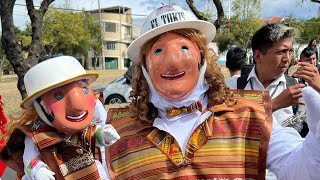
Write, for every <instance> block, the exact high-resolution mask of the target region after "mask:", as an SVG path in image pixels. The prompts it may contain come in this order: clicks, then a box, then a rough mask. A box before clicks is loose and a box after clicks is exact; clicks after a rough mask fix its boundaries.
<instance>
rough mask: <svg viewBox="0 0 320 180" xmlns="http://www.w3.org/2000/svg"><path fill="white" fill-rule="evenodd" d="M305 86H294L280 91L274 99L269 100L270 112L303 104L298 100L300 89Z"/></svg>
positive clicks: (300, 95)
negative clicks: (270, 104)
mask: <svg viewBox="0 0 320 180" xmlns="http://www.w3.org/2000/svg"><path fill="white" fill-rule="evenodd" d="M305 86H306V85H304V84H296V85H294V86H290V87H288V88H287V89H285V90H284V91H282V92H281V93H280V94H279V95H278V96H277V97H276V98H274V99H272V100H271V103H272V112H274V111H276V110H278V109H281V108H285V107H288V106H292V105H294V104H303V102H301V101H299V98H301V97H302V93H301V88H303V87H305Z"/></svg>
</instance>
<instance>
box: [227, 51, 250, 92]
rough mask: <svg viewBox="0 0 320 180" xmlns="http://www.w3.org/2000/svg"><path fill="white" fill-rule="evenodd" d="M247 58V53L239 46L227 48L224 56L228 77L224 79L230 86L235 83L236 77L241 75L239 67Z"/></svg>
mask: <svg viewBox="0 0 320 180" xmlns="http://www.w3.org/2000/svg"><path fill="white" fill-rule="evenodd" d="M246 60H247V53H246V51H245V50H243V49H241V48H239V47H233V48H231V49H229V51H228V52H227V56H226V67H227V68H228V70H229V73H230V77H229V78H227V79H226V84H227V85H228V86H229V87H230V86H231V87H233V86H235V85H237V79H238V77H240V75H241V68H242V66H243V65H244V64H245V62H246Z"/></svg>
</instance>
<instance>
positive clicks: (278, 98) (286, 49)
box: [230, 24, 305, 180]
mask: <svg viewBox="0 0 320 180" xmlns="http://www.w3.org/2000/svg"><path fill="white" fill-rule="evenodd" d="M296 34H297V33H296V30H295V29H294V28H291V27H287V26H285V25H282V24H267V25H265V26H263V27H262V28H261V29H259V30H258V31H257V32H256V33H255V34H254V35H253V37H252V42H251V45H252V52H253V58H254V60H255V62H256V65H255V66H254V67H253V68H252V70H251V72H250V73H249V75H248V76H244V77H242V78H240V79H238V81H239V82H241V81H242V80H243V79H245V82H246V85H244V89H245V90H264V91H269V93H270V97H271V99H272V101H271V102H272V112H273V117H274V119H275V120H277V123H279V124H280V125H282V124H283V122H285V121H286V120H287V119H289V118H291V117H293V116H294V108H293V107H296V106H292V105H297V104H300V103H301V102H300V100H299V99H300V98H301V97H302V93H301V88H303V87H304V86H305V85H303V84H296V85H293V86H290V87H289V86H288V82H287V79H289V78H290V77H288V76H287V77H286V76H285V72H286V71H287V69H288V67H289V65H290V62H291V59H292V52H293V40H294V38H295V37H296ZM239 85H240V84H239ZM230 88H231V89H242V88H241V87H239V86H238V85H237V86H232V87H230ZM274 124H275V122H274ZM293 126H296V127H295V128H296V129H298V130H300V131H301V129H302V127H303V126H302V123H297V124H295V125H293ZM266 178H267V179H268V180H273V179H277V178H276V177H275V175H273V173H271V172H269V171H267V176H266Z"/></svg>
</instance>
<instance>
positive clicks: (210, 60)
mask: <svg viewBox="0 0 320 180" xmlns="http://www.w3.org/2000/svg"><path fill="white" fill-rule="evenodd" d="M170 32H173V33H176V34H178V35H181V36H183V37H186V38H188V39H190V40H191V41H192V42H194V43H195V44H197V45H198V47H199V48H200V52H202V56H203V58H204V60H205V61H206V62H207V69H206V72H205V79H206V81H207V83H208V86H209V89H208V91H207V95H208V100H209V104H208V105H209V106H213V105H216V104H221V103H223V102H224V101H225V99H226V98H227V96H228V94H229V93H228V88H227V86H226V84H225V81H224V76H223V74H222V73H221V70H220V67H219V66H218V65H217V64H216V61H217V60H218V55H217V54H216V53H215V52H214V51H213V50H209V49H208V47H207V42H206V39H205V37H204V36H203V35H202V34H201V33H200V32H199V31H198V30H195V29H178V30H173V31H170ZM160 36H161V35H158V36H156V37H154V38H152V39H150V40H149V41H147V42H146V43H145V44H144V45H143V46H142V48H141V52H140V62H139V63H138V64H136V65H135V66H136V67H135V68H134V69H135V72H134V77H133V79H132V91H131V93H130V99H131V100H132V102H131V103H130V109H131V111H132V115H133V117H134V118H136V119H138V120H139V121H140V122H141V123H146V124H149V125H150V124H152V123H153V118H152V117H151V115H152V114H153V112H154V110H155V109H154V106H153V105H152V104H151V103H150V102H149V87H148V84H147V81H146V79H145V77H144V76H143V74H142V69H141V66H144V67H145V60H144V55H145V54H146V53H147V51H148V50H149V49H150V48H151V47H152V45H153V44H154V43H155V42H156V41H157V40H158V39H159V37H160Z"/></svg>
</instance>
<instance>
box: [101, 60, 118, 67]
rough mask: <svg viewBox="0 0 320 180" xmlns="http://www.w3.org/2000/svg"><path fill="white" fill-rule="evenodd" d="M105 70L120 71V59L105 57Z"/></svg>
mask: <svg viewBox="0 0 320 180" xmlns="http://www.w3.org/2000/svg"><path fill="white" fill-rule="evenodd" d="M104 62H105V67H104V69H118V58H116V57H105V59H104Z"/></svg>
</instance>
